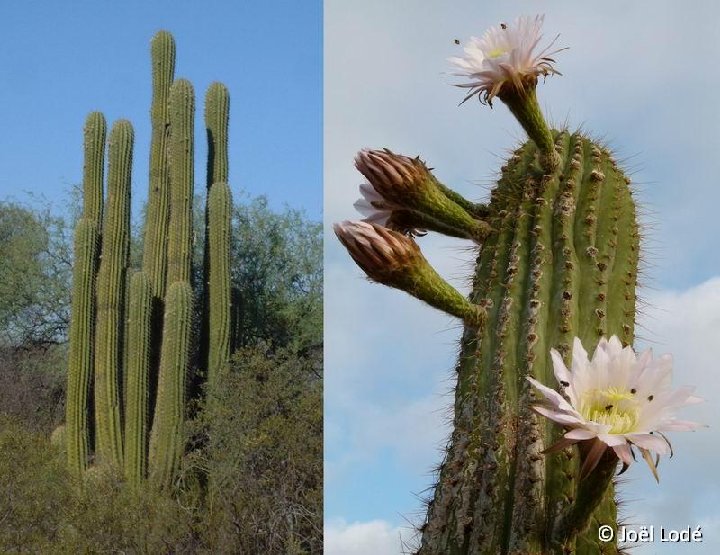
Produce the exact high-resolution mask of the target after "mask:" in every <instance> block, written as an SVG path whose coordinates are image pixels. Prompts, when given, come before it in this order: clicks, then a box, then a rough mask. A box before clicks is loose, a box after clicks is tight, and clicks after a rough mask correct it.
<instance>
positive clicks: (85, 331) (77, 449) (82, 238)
mask: <svg viewBox="0 0 720 555" xmlns="http://www.w3.org/2000/svg"><path fill="white" fill-rule="evenodd" d="M97 241H98V233H97V225H96V223H95V221H94V220H91V219H88V218H81V219H80V220H79V221H78V223H77V227H76V229H75V267H74V269H73V292H72V313H71V316H70V347H69V354H68V392H67V402H66V417H65V421H66V434H67V454H68V464H69V467H70V471H71V472H72V473H73V474H74V475H75V476H76V477H78V478H79V477H80V476H81V475H82V473H83V472H84V471H85V469H86V468H87V462H88V452H89V451H88V442H89V422H88V408H89V403H88V396H89V389H90V377H91V375H92V372H93V356H94V353H93V345H94V343H93V336H94V328H95V303H94V284H95V259H96V255H97Z"/></svg>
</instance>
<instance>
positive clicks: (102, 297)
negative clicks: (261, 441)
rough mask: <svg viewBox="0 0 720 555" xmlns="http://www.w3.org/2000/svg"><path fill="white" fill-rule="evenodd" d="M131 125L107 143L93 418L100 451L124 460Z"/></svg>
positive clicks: (124, 124) (116, 130)
mask: <svg viewBox="0 0 720 555" xmlns="http://www.w3.org/2000/svg"><path fill="white" fill-rule="evenodd" d="M132 147H133V129H132V126H131V125H130V122H129V121H126V120H120V121H118V122H116V123H115V125H113V128H112V130H111V131H110V137H109V141H108V187H107V202H106V206H105V217H104V219H103V231H102V256H101V259H100V269H99V270H98V274H97V296H96V298H97V329H96V336H95V422H96V429H95V433H96V437H97V455H98V457H99V458H100V459H105V460H106V461H108V462H112V463H113V464H116V465H118V466H120V465H121V463H122V431H121V430H122V424H121V411H120V383H121V382H120V381H119V380H121V379H122V370H121V368H120V362H121V358H122V345H123V337H122V330H123V328H124V326H123V318H124V307H123V301H124V287H125V274H126V272H127V267H128V263H129V259H130V168H131V165H132Z"/></svg>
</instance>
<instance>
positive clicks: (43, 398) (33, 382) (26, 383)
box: [0, 345, 66, 434]
mask: <svg viewBox="0 0 720 555" xmlns="http://www.w3.org/2000/svg"><path fill="white" fill-rule="evenodd" d="M65 359H66V348H65V345H50V346H47V347H40V346H37V347H32V348H27V349H18V348H13V347H5V348H0V415H5V416H11V417H14V418H15V419H16V420H17V421H19V422H21V423H22V424H23V425H24V426H25V428H27V429H29V430H34V431H37V432H45V433H46V434H49V433H50V432H51V431H52V430H53V429H54V428H55V427H56V426H57V425H58V424H60V422H61V421H62V419H63V418H64V416H65V376H66V368H65V367H66V360H65Z"/></svg>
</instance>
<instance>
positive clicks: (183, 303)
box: [150, 281, 192, 489]
mask: <svg viewBox="0 0 720 555" xmlns="http://www.w3.org/2000/svg"><path fill="white" fill-rule="evenodd" d="M191 311H192V289H191V287H190V284H189V283H188V282H186V281H176V282H175V283H173V284H171V285H170V287H168V292H167V297H166V300H165V329H164V331H163V344H162V353H161V355H160V377H159V381H158V398H157V407H156V409H155V421H154V422H153V427H152V433H151V436H150V474H151V480H152V481H153V483H154V484H155V485H156V486H158V487H159V488H161V489H167V488H169V487H170V486H171V485H172V481H173V478H174V476H175V474H176V472H177V470H178V468H179V465H180V457H181V456H182V453H183V448H184V437H183V421H184V416H185V380H186V375H187V371H188V362H189V355H190V328H191Z"/></svg>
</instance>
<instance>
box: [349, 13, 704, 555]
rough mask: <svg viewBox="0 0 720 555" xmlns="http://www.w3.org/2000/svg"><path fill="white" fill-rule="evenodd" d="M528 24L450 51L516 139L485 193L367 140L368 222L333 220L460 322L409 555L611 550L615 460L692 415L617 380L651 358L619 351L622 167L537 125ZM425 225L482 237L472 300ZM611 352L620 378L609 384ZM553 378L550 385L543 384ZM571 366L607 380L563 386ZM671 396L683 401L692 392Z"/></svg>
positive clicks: (393, 279) (356, 249) (367, 254)
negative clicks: (605, 534)
mask: <svg viewBox="0 0 720 555" xmlns="http://www.w3.org/2000/svg"><path fill="white" fill-rule="evenodd" d="M541 23H542V18H540V17H538V18H535V19H534V20H533V19H531V18H520V19H519V20H517V21H516V22H515V23H514V24H513V25H505V24H503V25H501V26H500V27H498V28H493V29H491V30H490V31H489V32H488V33H486V35H485V36H483V37H482V39H473V40H474V42H473V44H471V45H470V46H468V47H467V48H466V54H467V56H466V57H465V58H456V59H454V60H453V61H454V63H455V64H456V66H457V67H458V68H459V69H460V70H461V72H460V73H458V74H457V75H462V76H464V77H467V78H469V81H470V82H468V83H463V84H461V85H460V86H462V87H466V88H469V89H470V92H469V94H468V95H467V96H466V98H465V100H467V99H469V98H471V97H473V96H475V95H477V96H478V98H479V99H480V100H481V102H485V103H491V102H492V100H493V99H495V98H499V99H500V100H501V101H503V102H504V103H505V104H506V105H507V106H508V107H509V109H510V111H511V112H512V113H513V115H515V116H516V118H517V119H518V121H519V122H520V123H521V125H522V126H523V128H524V129H525V130H526V132H527V134H528V136H529V137H530V140H528V141H527V142H526V143H525V144H524V145H522V146H521V147H520V148H518V149H517V150H516V151H515V152H514V153H513V154H512V156H511V157H510V159H509V161H508V162H507V164H506V165H504V166H503V168H502V172H501V176H500V179H499V180H498V183H497V186H496V187H495V188H494V189H493V190H492V192H491V194H490V202H489V203H488V204H487V205H485V204H475V203H472V202H470V201H468V200H466V199H464V198H462V197H461V196H460V195H459V194H458V193H456V192H453V191H451V190H450V189H449V188H448V187H446V186H444V185H442V184H440V183H439V182H438V181H437V179H436V178H435V177H434V176H433V175H432V174H431V173H430V171H429V170H428V168H427V167H426V166H425V164H424V163H422V162H421V161H420V160H419V159H417V158H409V157H406V156H400V155H396V154H394V153H392V152H391V151H389V150H387V149H385V150H382V151H367V150H364V151H361V152H360V154H359V155H358V157H357V159H356V166H357V168H358V169H359V170H360V172H361V173H362V174H363V175H364V176H365V177H366V178H367V180H368V184H364V185H362V186H361V189H360V190H361V193H362V194H363V197H364V199H363V200H361V201H359V202H358V203H356V207H357V208H358V209H359V210H360V211H361V212H363V214H364V215H365V216H366V217H367V219H366V220H365V221H364V222H343V223H341V224H336V226H335V231H336V234H337V236H338V238H339V239H340V241H341V242H342V243H343V244H344V245H345V246H346V247H347V248H348V250H349V252H350V254H351V256H352V257H353V259H354V260H355V262H357V263H358V265H359V266H360V267H361V268H362V269H363V270H364V271H365V272H366V273H367V275H368V277H369V278H370V279H371V280H373V281H376V282H379V283H382V284H385V285H388V286H391V287H395V288H398V289H402V290H404V291H406V292H408V293H410V294H412V295H414V296H416V297H417V298H419V299H420V300H423V301H425V302H427V303H429V304H430V305H432V306H434V307H436V308H440V309H442V310H444V311H445V312H447V313H448V314H451V315H454V316H457V317H459V318H462V319H463V320H464V322H465V331H464V334H463V339H462V349H461V353H460V358H459V360H458V363H457V367H456V369H457V385H456V388H455V406H454V409H455V416H454V429H453V432H452V436H451V439H450V442H449V445H448V448H447V452H446V455H445V459H444V461H443V463H442V465H441V468H440V471H439V474H438V480H437V484H436V486H435V491H434V495H433V497H432V499H431V500H430V501H429V505H428V513H427V520H426V522H425V524H424V525H423V526H422V527H421V543H420V547H419V553H420V554H422V555H440V554H443V555H445V554H455V555H460V554H463V555H464V554H471V553H472V554H488V555H496V554H514V555H521V554H522V555H529V554H537V555H539V554H545V553H558V554H564V553H579V554H591V553H593V554H595V553H616V552H617V549H618V548H617V546H616V545H614V544H613V543H602V542H601V541H600V540H599V539H598V525H599V524H608V525H611V526H614V525H616V524H617V509H616V503H615V499H614V491H613V490H614V487H613V483H612V479H613V476H614V475H615V473H616V470H617V467H618V462H619V458H620V461H621V462H623V464H624V465H628V464H630V462H632V458H631V453H632V451H631V449H632V447H636V448H638V449H639V450H640V451H641V453H642V455H643V458H645V460H646V461H647V462H648V464H650V466H651V469H652V470H653V473H655V466H656V464H657V463H656V461H653V460H652V459H651V457H650V455H649V452H648V448H651V449H653V450H655V451H656V452H657V453H659V454H664V453H666V452H668V451H667V449H666V447H667V446H666V443H665V442H664V441H663V439H660V438H659V437H658V435H655V436H652V435H650V434H652V433H653V431H655V432H661V431H662V430H669V429H691V428H692V427H695V426H696V425H695V424H694V423H685V422H682V423H680V422H676V421H675V420H674V419H670V418H669V419H668V420H667V421H663V422H660V421H658V422H656V423H653V424H656V425H657V427H654V428H653V427H650V428H649V429H636V426H637V424H638V422H639V421H640V420H641V419H640V418H638V415H642V414H644V413H643V411H646V410H647V408H646V407H649V406H650V403H651V402H652V401H653V397H654V395H653V394H649V395H648V394H647V393H644V392H641V391H640V386H639V385H638V386H635V385H633V384H632V383H629V380H631V378H629V377H627V376H635V377H632V379H633V380H636V382H637V383H641V382H642V381H643V378H642V377H638V376H639V372H641V371H644V370H645V368H646V367H648V368H651V366H649V362H648V361H649V358H651V357H648V356H645V355H644V356H643V357H641V359H639V360H638V362H637V363H636V362H635V358H634V356H632V351H631V350H630V348H629V347H628V348H627V349H625V350H623V349H622V345H625V346H628V345H631V344H632V342H633V339H634V329H635V301H636V296H635V289H636V284H637V276H638V271H637V269H638V259H639V239H640V236H639V232H638V223H637V220H636V209H635V203H634V201H633V195H632V192H631V189H630V186H629V184H630V180H629V179H628V178H627V177H626V176H625V175H624V174H623V172H622V171H621V170H620V169H619V168H618V166H617V164H616V163H615V161H614V160H613V158H612V155H611V154H610V152H609V151H608V150H607V149H606V148H604V147H603V146H601V145H598V144H597V143H595V142H593V141H592V140H591V139H590V138H588V137H586V136H584V135H583V134H582V133H580V132H575V133H570V132H568V131H564V130H551V129H550V128H549V127H548V126H547V124H546V123H545V120H544V118H543V115H542V113H541V111H540V108H539V105H538V102H537V99H536V95H535V91H536V85H537V80H538V76H540V75H548V74H552V73H557V72H556V71H555V69H554V67H553V62H554V61H553V60H552V59H551V58H550V57H549V56H550V55H551V54H552V53H550V52H547V49H546V50H545V51H543V52H541V53H540V54H535V53H534V49H535V47H536V45H537V44H538V41H539V39H540V38H541V37H540V34H539V32H540V24H541ZM469 220H470V221H469ZM421 229H426V230H434V231H439V232H443V233H446V234H448V235H452V236H456V237H466V238H468V239H472V240H474V241H475V242H476V243H478V244H479V253H478V257H477V266H476V268H475V272H474V276H473V285H472V292H471V293H470V296H469V298H468V299H466V298H464V297H462V296H461V295H459V294H458V293H457V291H454V290H452V288H451V287H450V286H449V285H448V284H447V283H446V282H444V281H443V280H442V279H441V278H440V277H439V276H437V274H435V273H434V271H433V270H432V268H430V267H429V265H428V263H427V261H426V260H425V259H424V258H423V257H422V255H421V254H420V249H419V247H418V246H417V244H416V243H415V240H414V236H416V235H420V234H421V233H422V232H421V231H420V230H421ZM609 336H615V337H613V338H612V339H611V340H610V341H609V342H608V340H607V339H605V338H606V337H609ZM581 344H584V345H586V346H588V347H593V346H595V345H598V352H599V353H600V354H599V355H598V354H596V357H595V358H594V359H593V364H594V365H595V366H594V367H593V371H595V372H601V371H602V372H604V374H605V375H604V376H597V374H595V376H594V377H592V378H589V377H587V376H586V374H585V373H586V370H585V366H588V363H587V360H586V359H587V355H586V354H585V351H584V350H583V349H582V346H581ZM571 355H572V372H569V371H568V370H567V368H570V367H571V365H570V362H571ZM615 356H617V358H612V357H615ZM609 359H611V360H612V362H611V363H608V362H607V361H608V360H609ZM613 365H615V366H619V365H624V366H623V368H626V369H627V372H626V374H625V376H626V377H625V378H624V382H623V383H621V384H618V385H617V387H615V386H614V385H613V386H612V387H608V386H607V382H608V373H610V372H611V371H615V368H614V367H613ZM565 366H567V368H565ZM608 367H610V370H608ZM623 371H625V370H623ZM588 372H589V371H588ZM663 372H665V370H663ZM650 374H652V370H648V371H647V373H646V374H645V375H646V376H647V375H650ZM663 375H664V376H666V377H667V375H668V374H667V373H665V374H663ZM554 376H555V377H557V379H558V380H559V381H560V386H561V387H562V388H563V389H562V391H563V392H564V395H562V394H561V393H558V392H555V391H553V390H551V389H549V388H548V387H547V385H548V384H549V385H550V386H551V387H552V384H553V382H554V379H555V378H554ZM572 376H575V377H572ZM581 379H585V380H586V381H587V380H590V379H593V380H596V382H594V383H597V384H605V385H594V386H592V387H590V386H585V390H584V391H583V390H581V389H575V387H576V386H577V388H580V387H581V385H582V384H580V383H579V380H581ZM658 379H659V378H658ZM574 380H578V382H577V383H575V381H574ZM657 383H659V382H656V383H655V384H654V385H653V387H658V386H657ZM533 386H535V387H537V388H540V391H541V392H542V393H543V395H545V396H546V397H547V401H545V403H544V404H538V401H539V400H540V399H539V398H538V396H537V394H536V391H535V389H534V387H533ZM664 387H665V386H664ZM593 388H594V389H593ZM636 388H637V389H636ZM578 391H583V394H584V395H585V397H581V398H577V396H578V395H580V393H578ZM641 393H642V395H641V396H640V397H637V396H636V394H638V395H640V394H641ZM643 396H644V397H643ZM680 397H682V399H683V400H684V401H685V402H686V403H688V402H694V399H691V397H690V393H689V392H686V391H682V392H680V394H679V395H678V398H680ZM668 398H669V397H668ZM571 402H572V405H571ZM679 404H681V403H678V404H677V405H679ZM648 414H649V412H648ZM668 414H669V413H668ZM545 416H548V418H552V419H553V420H555V421H556V422H560V423H561V424H563V425H565V426H566V427H567V428H569V430H568V429H566V430H565V432H564V431H563V430H562V429H561V427H560V426H558V425H557V424H556V423H553V422H550V420H548V419H546V418H545ZM650 425H651V424H650V420H647V423H646V426H650ZM659 435H660V436H662V434H661V433H660V434H659ZM662 437H663V438H664V436H662ZM656 440H657V441H656ZM576 443H579V445H577V446H575V444H576ZM592 523H594V524H595V526H591V524H592Z"/></svg>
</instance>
